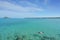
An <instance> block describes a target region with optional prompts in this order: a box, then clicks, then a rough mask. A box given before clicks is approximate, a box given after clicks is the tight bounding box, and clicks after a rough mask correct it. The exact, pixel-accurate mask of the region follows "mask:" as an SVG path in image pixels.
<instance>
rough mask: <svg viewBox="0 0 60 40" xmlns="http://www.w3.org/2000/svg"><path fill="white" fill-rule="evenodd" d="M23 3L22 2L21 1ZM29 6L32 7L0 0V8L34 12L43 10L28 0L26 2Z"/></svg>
mask: <svg viewBox="0 0 60 40" xmlns="http://www.w3.org/2000/svg"><path fill="white" fill-rule="evenodd" d="M22 3H24V2H22ZM26 3H27V4H29V5H30V6H31V5H33V6H32V7H30V6H27V7H23V6H21V5H16V4H13V3H10V2H7V1H0V8H3V9H5V10H12V11H18V12H35V11H43V9H42V8H38V7H36V6H37V5H35V4H32V3H30V2H26Z"/></svg>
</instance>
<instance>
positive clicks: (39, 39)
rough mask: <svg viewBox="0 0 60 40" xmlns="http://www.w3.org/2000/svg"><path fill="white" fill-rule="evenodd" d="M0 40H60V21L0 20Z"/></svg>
mask: <svg viewBox="0 0 60 40" xmlns="http://www.w3.org/2000/svg"><path fill="white" fill-rule="evenodd" d="M0 40H60V19H23V18H11V19H3V18H0Z"/></svg>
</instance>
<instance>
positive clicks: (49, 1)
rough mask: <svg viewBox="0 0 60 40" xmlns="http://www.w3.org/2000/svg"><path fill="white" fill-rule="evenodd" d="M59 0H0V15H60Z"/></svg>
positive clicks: (13, 16)
mask: <svg viewBox="0 0 60 40" xmlns="http://www.w3.org/2000/svg"><path fill="white" fill-rule="evenodd" d="M59 10H60V0H0V17H4V16H8V17H12V18H20V17H47V16H60V11H59Z"/></svg>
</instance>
